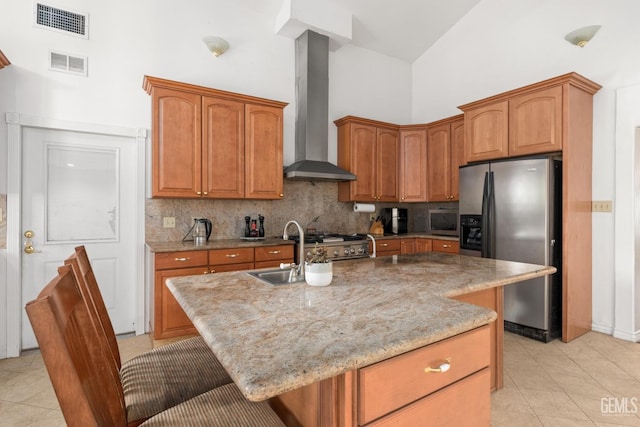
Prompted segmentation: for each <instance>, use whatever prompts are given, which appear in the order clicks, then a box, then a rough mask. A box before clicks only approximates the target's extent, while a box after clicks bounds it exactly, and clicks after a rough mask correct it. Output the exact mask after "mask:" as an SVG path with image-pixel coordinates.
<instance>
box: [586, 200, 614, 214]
mask: <svg viewBox="0 0 640 427" xmlns="http://www.w3.org/2000/svg"><path fill="white" fill-rule="evenodd" d="M611 204H612V202H611V200H593V201H592V202H591V211H592V212H611Z"/></svg>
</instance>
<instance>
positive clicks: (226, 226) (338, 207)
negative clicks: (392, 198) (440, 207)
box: [145, 180, 429, 242]
mask: <svg viewBox="0 0 640 427" xmlns="http://www.w3.org/2000/svg"><path fill="white" fill-rule="evenodd" d="M284 195H285V196H284V197H283V198H282V199H280V200H219V199H217V200H197V199H147V200H146V202H145V215H146V221H145V235H146V240H147V241H149V242H158V241H178V240H181V239H182V238H183V237H184V236H185V235H186V234H187V233H188V232H189V229H190V228H191V226H192V225H193V218H209V219H210V220H211V221H212V223H213V231H212V233H211V238H212V239H236V238H240V237H242V236H244V226H245V221H244V217H245V216H247V215H248V216H250V217H251V218H255V219H257V218H258V214H262V215H264V217H265V222H264V228H265V236H269V237H274V236H282V231H283V227H284V225H285V224H286V223H287V221H289V220H291V219H294V220H296V221H298V222H299V223H300V225H301V226H302V227H303V228H304V229H305V230H306V229H307V228H315V229H316V231H317V232H322V231H326V232H334V233H366V232H367V231H368V230H369V226H370V222H369V215H370V214H368V213H355V212H353V203H343V202H338V200H337V199H338V184H337V183H336V182H310V181H288V180H285V181H284ZM392 206H398V204H390V203H380V204H376V210H377V211H379V209H380V208H384V207H392ZM403 206H406V207H407V208H408V209H409V216H410V218H411V217H416V218H420V217H422V216H423V215H420V212H421V211H424V210H425V209H427V208H428V206H429V204H426V203H418V204H405V205H403ZM413 212H416V214H415V215H414V214H413ZM164 217H173V218H175V228H164V227H163V218H164ZM414 229H415V230H416V231H423V230H420V225H419V224H416V225H414V224H413V223H412V222H411V221H410V223H409V231H414ZM289 232H290V233H291V234H295V233H296V232H295V230H294V227H291V229H290V230H289Z"/></svg>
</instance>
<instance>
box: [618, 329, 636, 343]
mask: <svg viewBox="0 0 640 427" xmlns="http://www.w3.org/2000/svg"><path fill="white" fill-rule="evenodd" d="M613 336H614V337H615V338H620V339H621V340H625V341H631V342H640V331H635V332H628V331H620V330H614V331H613Z"/></svg>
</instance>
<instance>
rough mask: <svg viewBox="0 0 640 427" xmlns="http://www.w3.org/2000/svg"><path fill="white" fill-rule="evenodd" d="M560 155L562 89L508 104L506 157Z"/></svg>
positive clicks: (540, 93) (539, 92)
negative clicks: (557, 153) (558, 152)
mask: <svg viewBox="0 0 640 427" xmlns="http://www.w3.org/2000/svg"><path fill="white" fill-rule="evenodd" d="M554 151H562V87H561V86H557V87H552V88H550V89H545V90H540V91H538V92H534V93H530V94H527V95H522V96H516V97H514V98H513V99H511V100H510V101H509V155H510V156H520V155H524V154H535V153H549V152H554Z"/></svg>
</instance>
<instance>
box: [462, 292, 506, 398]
mask: <svg viewBox="0 0 640 427" xmlns="http://www.w3.org/2000/svg"><path fill="white" fill-rule="evenodd" d="M503 290H504V288H503V287H502V286H499V287H497V288H491V289H486V290H483V291H478V292H473V293H470V294H466V295H458V296H456V297H453V299H456V300H458V301H461V302H466V303H469V304H473V305H477V306H480V307H484V308H488V309H490V310H493V311H495V312H496V313H498V318H497V319H496V321H495V322H493V323H491V325H489V328H490V332H491V365H490V369H491V390H492V391H493V390H497V389H501V388H502V386H503V374H502V369H503V360H502V352H503V349H504V315H503V310H502V302H503Z"/></svg>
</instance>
